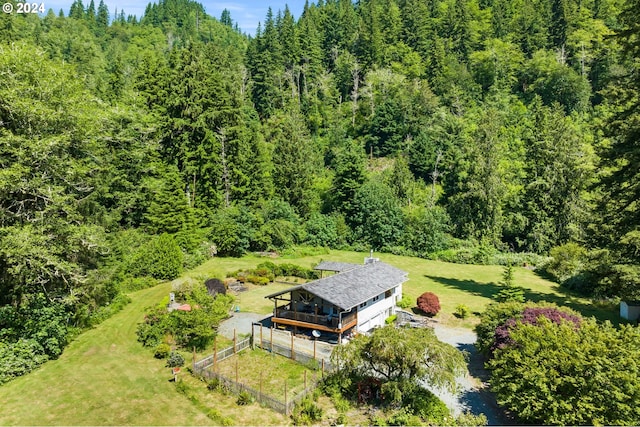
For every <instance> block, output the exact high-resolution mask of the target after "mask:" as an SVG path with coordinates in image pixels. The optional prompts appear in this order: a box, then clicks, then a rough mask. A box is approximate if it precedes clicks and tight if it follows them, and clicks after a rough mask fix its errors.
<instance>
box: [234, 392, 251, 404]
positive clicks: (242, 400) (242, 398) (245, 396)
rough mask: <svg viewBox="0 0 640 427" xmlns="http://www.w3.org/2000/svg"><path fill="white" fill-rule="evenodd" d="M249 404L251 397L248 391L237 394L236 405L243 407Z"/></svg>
mask: <svg viewBox="0 0 640 427" xmlns="http://www.w3.org/2000/svg"><path fill="white" fill-rule="evenodd" d="M251 403H253V396H251V394H249V392H248V391H246V390H243V391H241V392H240V394H238V400H236V404H237V405H240V406H245V405H250V404H251Z"/></svg>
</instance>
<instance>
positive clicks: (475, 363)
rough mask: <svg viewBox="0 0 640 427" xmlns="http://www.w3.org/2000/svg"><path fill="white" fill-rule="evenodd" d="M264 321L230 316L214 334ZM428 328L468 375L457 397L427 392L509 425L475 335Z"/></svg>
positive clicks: (457, 411)
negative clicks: (463, 360) (462, 361)
mask: <svg viewBox="0 0 640 427" xmlns="http://www.w3.org/2000/svg"><path fill="white" fill-rule="evenodd" d="M264 317H265V315H264V314H255V313H248V312H237V313H233V315H232V317H230V318H229V319H227V320H225V321H223V322H222V323H221V324H220V327H219V328H218V333H220V334H221V335H222V336H225V337H227V338H233V330H234V329H235V330H236V333H237V334H238V335H240V334H250V333H251V325H252V324H253V323H254V322H258V321H260V320H262V319H263V318H264ZM431 326H433V330H434V332H435V334H436V336H437V337H438V339H439V340H440V341H442V342H446V343H447V344H451V345H452V346H454V347H456V348H457V349H459V350H463V351H466V352H467V353H469V360H468V368H469V375H466V376H464V377H460V378H458V385H459V393H457V394H453V393H451V392H449V391H447V390H442V389H436V388H432V387H430V386H429V387H428V388H429V389H430V390H431V391H433V392H434V393H435V394H436V395H437V396H438V397H439V398H440V399H442V401H443V402H444V403H445V404H446V405H447V407H449V409H451V411H452V412H453V413H454V415H458V414H460V413H462V412H465V411H468V412H471V413H473V414H475V415H478V414H485V415H486V417H487V421H488V424H489V425H506V424H512V423H513V422H512V421H510V420H509V419H508V418H507V417H506V416H505V415H504V412H503V411H502V410H501V409H500V407H499V406H498V404H497V403H496V400H495V397H494V395H493V393H491V392H490V391H489V386H488V383H487V381H488V378H489V374H488V372H487V371H486V370H485V369H484V366H483V358H482V355H480V354H479V353H478V351H477V350H476V347H475V346H474V343H475V342H476V338H477V336H476V333H475V332H473V331H470V330H469V329H463V328H452V327H449V326H445V325H440V324H438V323H434V324H431Z"/></svg>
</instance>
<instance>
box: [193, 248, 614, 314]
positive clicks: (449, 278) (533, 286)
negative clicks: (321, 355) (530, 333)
mask: <svg viewBox="0 0 640 427" xmlns="http://www.w3.org/2000/svg"><path fill="white" fill-rule="evenodd" d="M367 255H368V254H363V253H359V252H346V251H331V253H330V254H322V255H313V256H304V257H300V258H296V259H290V258H286V259H278V258H276V259H270V261H273V262H274V263H283V262H292V263H295V264H298V265H301V266H303V267H313V266H315V265H316V264H318V262H320V261H321V260H332V261H342V262H353V263H362V262H363V261H364V258H365V256H367ZM375 256H376V257H379V258H380V260H381V261H384V262H386V263H388V264H391V265H393V266H395V267H397V268H400V269H402V270H404V271H407V272H408V273H409V280H408V281H407V282H405V283H404V285H403V291H404V293H405V294H408V295H409V296H410V297H411V298H412V299H414V300H415V299H416V298H417V297H418V296H419V295H420V294H422V293H423V292H426V291H431V292H434V293H435V294H436V295H438V297H439V299H440V305H441V307H442V311H441V312H440V313H439V314H438V315H437V316H436V319H439V320H440V321H441V322H445V323H448V324H451V325H452V326H461V327H472V326H473V325H474V324H475V323H477V318H476V317H474V316H472V317H471V318H468V319H466V320H461V319H458V318H456V317H455V316H454V315H453V313H454V311H455V308H456V306H457V305H458V304H464V305H466V306H467V307H469V309H470V310H471V311H472V312H475V313H479V312H481V311H483V310H484V308H485V307H486V305H487V304H489V303H490V302H491V301H493V300H492V296H493V295H494V294H496V293H498V292H499V291H500V285H499V282H500V280H501V279H502V273H503V270H504V269H503V267H500V266H494V265H466V264H451V263H446V262H440V261H430V260H425V259H419V258H412V257H403V256H397V255H391V254H376V255H375ZM265 259H266V258H263V257H252V256H249V257H244V258H240V259H238V258H214V259H211V260H209V261H208V262H206V263H205V264H203V265H201V266H199V267H198V268H196V269H194V270H192V271H191V272H189V273H188V275H189V276H191V277H194V278H195V277H197V278H207V277H214V276H218V277H223V276H224V275H225V274H226V273H227V272H229V271H235V270H238V269H240V268H253V267H255V266H256V265H258V264H259V263H261V262H263V261H265ZM514 276H515V280H514V282H515V284H516V285H518V286H522V287H523V288H525V297H526V298H527V299H528V300H532V301H543V300H544V301H549V302H553V303H556V304H558V305H566V306H568V307H571V308H573V309H574V310H577V311H579V312H580V313H582V314H583V315H585V316H595V317H596V318H598V319H600V320H611V321H613V322H614V323H615V322H617V321H618V312H617V307H614V306H606V305H605V306H596V305H594V304H592V302H591V301H590V300H588V299H586V298H580V297H577V296H573V295H568V294H567V293H566V292H564V291H563V290H562V289H560V287H559V285H558V284H556V283H553V282H550V281H548V280H545V279H543V278H542V277H540V276H539V275H538V274H536V273H535V272H534V271H531V270H529V269H527V268H524V267H515V268H514ZM286 287H287V285H283V284H279V283H271V284H269V285H266V286H252V288H251V290H250V291H249V292H243V293H241V294H240V295H239V305H240V306H241V309H242V310H244V311H250V312H254V313H259V314H268V313H270V312H271V311H272V309H273V305H272V304H273V303H272V302H271V301H269V300H267V299H266V298H264V297H265V295H269V294H271V293H274V292H277V291H280V290H282V289H285V288H286Z"/></svg>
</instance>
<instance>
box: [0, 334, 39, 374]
mask: <svg viewBox="0 0 640 427" xmlns="http://www.w3.org/2000/svg"><path fill="white" fill-rule="evenodd" d="M47 360H49V357H48V356H47V355H46V354H44V349H43V348H42V346H41V345H40V344H38V343H37V342H36V341H35V340H33V339H28V340H27V339H20V340H18V341H17V342H15V343H11V344H5V343H3V342H0V384H3V383H5V382H7V381H9V380H11V379H13V378H14V377H19V376H21V375H25V374H28V373H29V372H31V371H32V370H33V369H35V368H36V367H38V366H39V365H41V364H43V363H44V362H46V361H47Z"/></svg>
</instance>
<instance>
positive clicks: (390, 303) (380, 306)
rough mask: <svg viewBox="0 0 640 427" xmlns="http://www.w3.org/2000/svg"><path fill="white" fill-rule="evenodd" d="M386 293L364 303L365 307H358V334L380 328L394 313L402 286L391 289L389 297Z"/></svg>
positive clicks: (400, 295)
mask: <svg viewBox="0 0 640 427" xmlns="http://www.w3.org/2000/svg"><path fill="white" fill-rule="evenodd" d="M385 294H386V293H385V292H383V293H382V294H380V295H378V296H377V297H374V298H372V299H370V300H368V301H366V303H365V305H364V306H362V304H361V305H360V306H358V326H357V327H356V328H357V330H358V332H368V331H370V330H371V329H373V328H376V327H382V326H384V325H385V323H384V321H385V320H386V319H387V317H389V316H391V315H393V314H395V313H396V302H397V301H399V300H400V298H401V297H402V284H399V285H398V286H396V287H395V288H393V289H391V291H390V295H389V296H388V297H386V295H385Z"/></svg>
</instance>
